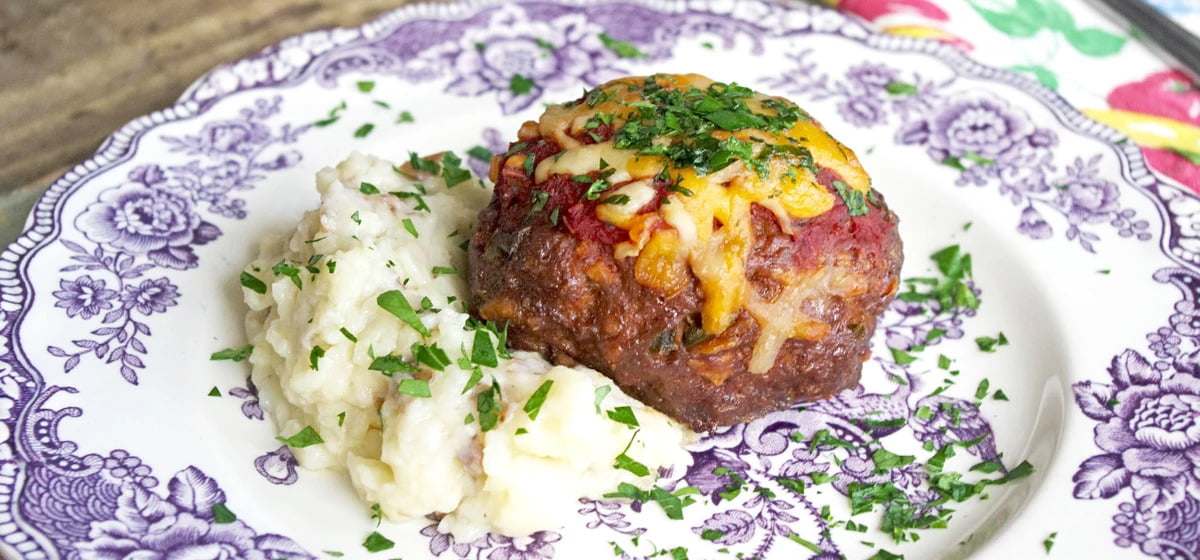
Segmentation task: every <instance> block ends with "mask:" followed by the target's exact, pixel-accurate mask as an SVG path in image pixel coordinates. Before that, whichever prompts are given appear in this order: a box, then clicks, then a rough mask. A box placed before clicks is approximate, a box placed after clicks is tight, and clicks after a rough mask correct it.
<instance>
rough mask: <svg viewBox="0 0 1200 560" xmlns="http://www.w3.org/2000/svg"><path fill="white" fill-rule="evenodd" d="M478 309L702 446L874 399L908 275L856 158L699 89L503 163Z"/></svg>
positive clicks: (560, 123)
mask: <svg viewBox="0 0 1200 560" xmlns="http://www.w3.org/2000/svg"><path fill="white" fill-rule="evenodd" d="M491 179H492V181H493V182H494V183H495V195H494V198H493V199H492V201H491V203H490V204H489V205H488V207H487V208H486V209H485V210H484V211H483V213H482V214H481V216H480V221H479V228H478V230H477V231H476V232H475V234H474V235H473V237H472V238H471V244H470V283H471V292H472V296H473V301H472V307H473V311H474V312H475V313H476V314H478V315H479V316H480V317H482V318H483V319H486V320H491V321H498V322H507V323H508V325H509V331H508V332H509V341H510V344H511V345H512V346H514V347H516V348H522V349H528V350H536V351H539V352H543V353H545V354H547V355H549V356H550V357H551V358H552V359H554V360H556V361H558V362H561V363H565V364H573V363H582V364H585V365H587V366H590V367H592V368H595V369H597V370H599V371H600V372H602V373H604V374H605V375H607V376H609V377H611V378H612V379H613V380H614V381H615V382H616V383H617V384H618V385H619V386H620V387H621V389H623V390H624V391H625V392H627V393H629V394H630V395H633V396H634V397H637V398H638V399H640V400H642V401H643V402H645V403H646V404H648V405H650V406H652V407H654V408H656V409H658V410H660V411H662V412H664V413H666V414H667V415H669V416H671V417H673V418H675V419H676V420H679V421H680V422H682V423H684V424H687V425H688V426H690V427H691V428H692V429H694V430H697V431H707V430H710V429H712V428H714V427H716V426H723V425H730V424H736V423H739V422H744V421H748V420H751V419H754V418H756V417H759V416H762V415H763V414H765V413H767V412H770V411H773V410H779V409H782V408H786V407H788V406H789V405H792V404H793V403H795V402H797V401H801V400H813V399H820V398H823V397H828V396H830V395H833V394H834V393H837V392H838V391H841V390H843V389H847V388H849V387H853V386H854V385H855V384H857V383H858V379H859V374H860V371H861V369H862V364H863V361H864V360H865V359H866V358H867V356H868V355H869V352H870V350H869V340H870V338H871V335H872V333H873V332H874V330H875V321H876V317H877V316H878V315H879V314H880V313H882V312H883V311H884V309H885V308H886V307H887V306H888V304H889V303H890V302H891V300H892V298H893V297H894V296H895V294H896V290H897V285H898V274H899V271H900V264H901V261H902V260H903V256H902V252H901V244H900V238H899V236H898V235H897V231H896V216H895V214H893V213H892V212H891V211H890V210H888V207H887V205H886V204H885V203H884V201H883V197H882V196H880V195H879V193H877V192H876V191H874V190H873V189H872V188H871V181H870V179H869V178H868V177H867V174H866V172H864V171H863V168H862V166H861V165H860V164H859V162H858V158H857V157H855V155H854V152H852V151H850V150H849V149H848V148H846V147H845V146H843V145H842V144H840V143H839V142H838V141H837V140H834V139H833V138H832V137H831V136H830V135H829V134H828V133H826V132H825V130H824V129H822V128H821V126H820V125H819V124H818V123H817V122H816V121H815V120H813V119H812V118H811V117H810V116H809V115H808V114H807V113H805V112H804V111H803V110H801V109H800V108H799V107H797V106H796V105H795V104H793V103H791V102H789V101H787V100H785V99H782V98H778V97H768V96H765V95H762V94H758V93H755V92H754V91H752V90H750V89H748V88H745V87H742V86H739V85H736V84H724V83H719V82H713V81H712V80H709V79H707V78H705V77H703V76H698V75H662V74H659V75H654V76H650V77H645V78H642V77H635V78H623V79H619V80H615V81H612V82H609V83H607V84H604V85H602V86H599V87H597V88H595V89H593V90H591V91H588V92H587V93H586V94H585V95H584V96H583V97H582V98H580V99H578V100H576V101H572V102H569V103H565V104H562V105H553V106H550V107H549V108H548V109H546V111H545V113H544V114H543V115H542V117H541V119H540V120H539V121H538V122H533V121H529V122H526V123H525V124H524V125H523V126H522V127H521V130H520V132H519V134H518V141H517V142H514V143H513V144H512V145H511V146H510V147H509V149H508V151H507V152H505V153H503V154H500V155H498V156H496V157H495V158H493V160H492V167H491Z"/></svg>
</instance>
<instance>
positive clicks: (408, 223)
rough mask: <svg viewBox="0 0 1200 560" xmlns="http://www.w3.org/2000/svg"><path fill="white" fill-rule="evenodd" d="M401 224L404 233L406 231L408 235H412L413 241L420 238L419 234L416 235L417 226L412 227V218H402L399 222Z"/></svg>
mask: <svg viewBox="0 0 1200 560" xmlns="http://www.w3.org/2000/svg"><path fill="white" fill-rule="evenodd" d="M401 223H403V224H404V229H405V231H407V232H408V233H409V235H412V236H413V239H420V238H421V234H420V233H417V226H415V225H413V221H412V218H404V219H403V220H401Z"/></svg>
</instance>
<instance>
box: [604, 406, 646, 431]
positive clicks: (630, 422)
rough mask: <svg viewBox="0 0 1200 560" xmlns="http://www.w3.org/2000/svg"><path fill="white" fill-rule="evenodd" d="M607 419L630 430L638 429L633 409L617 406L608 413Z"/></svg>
mask: <svg viewBox="0 0 1200 560" xmlns="http://www.w3.org/2000/svg"><path fill="white" fill-rule="evenodd" d="M608 418H609V419H610V420H612V421H613V422H619V423H621V424H625V425H626V426H629V427H630V428H638V427H640V426H639V424H638V420H637V416H635V415H634V414H633V409H632V408H630V407H628V406H618V407H617V408H614V409H612V410H610V411H608Z"/></svg>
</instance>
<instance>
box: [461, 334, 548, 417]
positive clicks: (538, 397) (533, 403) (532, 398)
mask: <svg viewBox="0 0 1200 560" xmlns="http://www.w3.org/2000/svg"><path fill="white" fill-rule="evenodd" d="M475 332H482V331H475ZM553 385H554V380H552V379H547V380H546V381H544V382H542V384H541V385H539V386H538V388H537V390H536V391H534V392H533V394H532V395H529V400H527V401H525V407H524V408H522V410H524V411H525V414H528V415H529V419H530V420H537V417H538V413H540V412H541V411H542V404H543V403H545V402H546V395H549V394H550V387H551V386H553Z"/></svg>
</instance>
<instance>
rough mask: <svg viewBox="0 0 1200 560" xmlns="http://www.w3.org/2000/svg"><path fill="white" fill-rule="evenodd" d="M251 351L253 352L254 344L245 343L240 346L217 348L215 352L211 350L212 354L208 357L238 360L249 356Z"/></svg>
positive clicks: (211, 358)
mask: <svg viewBox="0 0 1200 560" xmlns="http://www.w3.org/2000/svg"><path fill="white" fill-rule="evenodd" d="M252 352H254V345H252V344H247V345H245V346H242V347H240V348H226V349H224V350H218V351H216V352H213V353H212V355H211V356H209V357H208V359H210V360H233V361H235V362H240V361H242V360H245V359H246V358H249V357H250V354H251V353H252Z"/></svg>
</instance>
